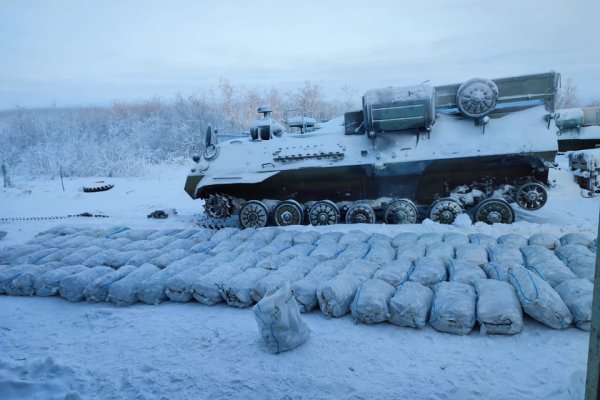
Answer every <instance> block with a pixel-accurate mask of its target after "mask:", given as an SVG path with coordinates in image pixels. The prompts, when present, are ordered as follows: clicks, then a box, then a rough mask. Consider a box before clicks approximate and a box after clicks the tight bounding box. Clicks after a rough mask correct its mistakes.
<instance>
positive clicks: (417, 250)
mask: <svg viewBox="0 0 600 400" xmlns="http://www.w3.org/2000/svg"><path fill="white" fill-rule="evenodd" d="M425 248H426V246H424V245H422V244H420V243H418V242H417V243H404V244H401V245H399V246H398V249H396V258H408V259H409V260H411V261H412V262H415V261H417V260H418V259H419V258H421V257H424V256H425Z"/></svg>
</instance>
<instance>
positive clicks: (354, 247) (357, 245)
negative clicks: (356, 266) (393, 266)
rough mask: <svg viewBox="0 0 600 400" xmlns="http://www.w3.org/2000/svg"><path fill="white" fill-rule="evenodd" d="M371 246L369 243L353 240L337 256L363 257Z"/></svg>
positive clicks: (346, 257)
mask: <svg viewBox="0 0 600 400" xmlns="http://www.w3.org/2000/svg"><path fill="white" fill-rule="evenodd" d="M370 247H371V246H370V245H369V244H368V243H362V242H351V243H348V244H347V247H346V248H345V249H344V250H343V251H342V252H341V253H340V254H338V256H337V257H336V258H337V259H340V260H342V259H346V260H356V259H359V258H363V257H364V256H365V255H366V254H367V252H368V251H369V248H370Z"/></svg>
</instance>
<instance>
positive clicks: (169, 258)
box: [152, 249, 190, 269]
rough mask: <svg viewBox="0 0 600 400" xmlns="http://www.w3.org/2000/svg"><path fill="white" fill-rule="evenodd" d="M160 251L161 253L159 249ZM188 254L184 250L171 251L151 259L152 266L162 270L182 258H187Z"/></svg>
mask: <svg viewBox="0 0 600 400" xmlns="http://www.w3.org/2000/svg"><path fill="white" fill-rule="evenodd" d="M161 251H163V249H161ZM189 254H190V253H189V251H187V250H184V249H175V250H171V251H168V252H166V253H163V254H162V255H160V256H158V257H156V258H155V259H153V260H152V264H153V265H155V266H157V267H158V268H160V269H163V268H165V267H166V266H168V265H171V264H172V263H174V262H175V261H179V260H181V259H182V258H185V257H187V256H188V255H189Z"/></svg>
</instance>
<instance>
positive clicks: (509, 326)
mask: <svg viewBox="0 0 600 400" xmlns="http://www.w3.org/2000/svg"><path fill="white" fill-rule="evenodd" d="M475 291H476V292H477V321H478V322H479V324H480V325H481V326H482V328H485V331H486V332H487V333H491V334H498V335H514V334H515V333H519V332H521V331H522V330H523V310H522V309H521V303H519V297H518V296H517V292H516V291H515V288H514V287H513V286H512V285H511V284H510V283H508V282H505V281H499V280H495V279H485V280H478V281H475Z"/></svg>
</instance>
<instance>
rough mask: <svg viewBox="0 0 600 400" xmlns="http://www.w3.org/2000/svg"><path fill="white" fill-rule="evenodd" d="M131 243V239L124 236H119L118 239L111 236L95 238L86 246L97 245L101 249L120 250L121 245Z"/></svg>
mask: <svg viewBox="0 0 600 400" xmlns="http://www.w3.org/2000/svg"><path fill="white" fill-rule="evenodd" d="M130 243H131V240H129V239H126V238H119V239H113V238H104V237H101V238H96V239H94V240H92V241H90V242H88V244H87V245H88V246H98V247H100V248H102V249H107V250H108V249H114V250H121V249H122V248H123V247H125V246H127V245H128V244H130Z"/></svg>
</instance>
